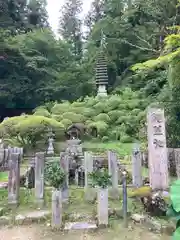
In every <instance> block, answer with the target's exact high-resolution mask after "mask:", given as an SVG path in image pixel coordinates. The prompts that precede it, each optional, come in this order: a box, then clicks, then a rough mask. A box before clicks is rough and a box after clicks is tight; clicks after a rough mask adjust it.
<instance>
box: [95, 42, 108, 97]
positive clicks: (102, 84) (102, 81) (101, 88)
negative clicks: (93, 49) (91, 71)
mask: <svg viewBox="0 0 180 240" xmlns="http://www.w3.org/2000/svg"><path fill="white" fill-rule="evenodd" d="M104 41H105V40H104V39H103V38H102V40H101V47H100V52H99V54H98V56H97V61H96V86H97V95H98V96H107V86H108V73H107V61H106V59H105V57H104V51H103V48H104V45H105V44H104Z"/></svg>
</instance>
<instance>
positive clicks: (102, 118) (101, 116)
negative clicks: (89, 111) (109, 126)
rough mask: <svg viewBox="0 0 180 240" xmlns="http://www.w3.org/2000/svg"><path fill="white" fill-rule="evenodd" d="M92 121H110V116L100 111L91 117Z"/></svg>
mask: <svg viewBox="0 0 180 240" xmlns="http://www.w3.org/2000/svg"><path fill="white" fill-rule="evenodd" d="M93 120H94V121H97V122H98V121H103V122H105V123H108V122H110V117H109V116H108V115H107V114H106V113H100V114H99V115H97V116H96V117H94V119H93Z"/></svg>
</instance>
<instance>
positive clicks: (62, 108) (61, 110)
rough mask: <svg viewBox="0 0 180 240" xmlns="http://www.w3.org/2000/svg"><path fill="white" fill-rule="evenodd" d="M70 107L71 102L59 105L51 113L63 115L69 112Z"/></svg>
mask: <svg viewBox="0 0 180 240" xmlns="http://www.w3.org/2000/svg"><path fill="white" fill-rule="evenodd" d="M70 106H71V104H70V103H69V102H64V103H57V104H55V105H54V106H53V108H52V109H51V113H52V114H55V115H61V114H63V113H65V112H67V111H68V110H69V108H70Z"/></svg>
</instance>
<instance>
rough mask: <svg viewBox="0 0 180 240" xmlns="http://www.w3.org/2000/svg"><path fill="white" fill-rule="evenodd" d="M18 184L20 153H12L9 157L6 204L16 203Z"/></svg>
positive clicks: (17, 200)
mask: <svg viewBox="0 0 180 240" xmlns="http://www.w3.org/2000/svg"><path fill="white" fill-rule="evenodd" d="M19 186H20V154H19V153H12V154H11V158H10V159H9V178H8V204H10V205H18V203H19Z"/></svg>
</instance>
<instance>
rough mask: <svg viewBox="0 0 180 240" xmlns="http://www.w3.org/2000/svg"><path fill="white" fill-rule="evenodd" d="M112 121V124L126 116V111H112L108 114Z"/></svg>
mask: <svg viewBox="0 0 180 240" xmlns="http://www.w3.org/2000/svg"><path fill="white" fill-rule="evenodd" d="M108 115H109V117H110V120H111V122H112V123H114V122H116V121H117V120H118V118H120V117H121V116H124V111H121V110H112V111H110V112H109V113H108Z"/></svg>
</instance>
